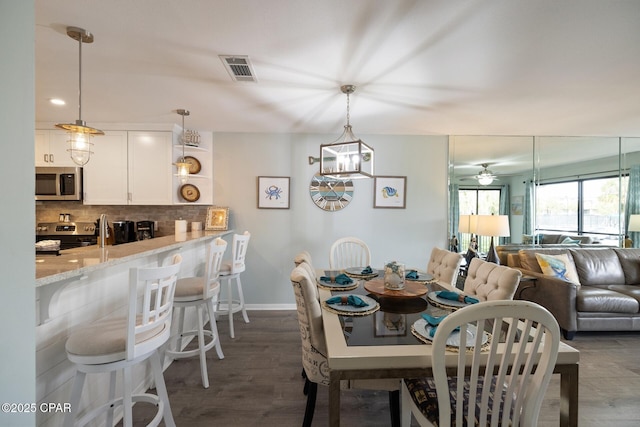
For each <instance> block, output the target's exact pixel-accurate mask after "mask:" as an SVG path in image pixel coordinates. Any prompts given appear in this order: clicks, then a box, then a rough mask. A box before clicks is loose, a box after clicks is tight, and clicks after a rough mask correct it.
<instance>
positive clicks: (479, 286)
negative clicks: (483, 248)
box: [464, 258, 522, 301]
mask: <svg viewBox="0 0 640 427" xmlns="http://www.w3.org/2000/svg"><path fill="white" fill-rule="evenodd" d="M521 277H522V272H521V271H520V270H516V269H515V268H511V267H507V266H504V265H497V264H494V263H492V262H487V261H484V260H481V259H480V258H473V259H472V260H471V265H470V266H469V269H468V270H467V277H466V279H465V281H464V293H465V294H467V295H472V296H474V297H476V298H477V299H479V300H480V301H495V300H504V299H513V296H514V295H515V293H516V289H517V288H518V284H519V283H520V278H521Z"/></svg>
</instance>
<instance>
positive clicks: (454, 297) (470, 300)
mask: <svg viewBox="0 0 640 427" xmlns="http://www.w3.org/2000/svg"><path fill="white" fill-rule="evenodd" d="M436 295H437V296H439V297H440V298H444V299H448V300H451V301H460V299H459V298H460V295H462V294H459V293H457V292H453V291H438V292H436ZM464 302H465V303H467V304H476V303H478V302H480V300H478V299H476V298H474V297H470V296H467V295H465V296H464Z"/></svg>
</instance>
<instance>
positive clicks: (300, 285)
mask: <svg viewBox="0 0 640 427" xmlns="http://www.w3.org/2000/svg"><path fill="white" fill-rule="evenodd" d="M291 285H292V286H293V293H294V295H295V297H296V308H297V311H298V325H299V326H300V337H301V339H302V366H303V368H304V371H305V373H306V374H307V378H308V379H309V381H312V382H314V383H317V384H324V385H328V384H329V366H328V364H327V356H326V354H327V350H326V344H325V339H324V328H323V326H322V307H321V306H320V301H318V298H317V296H316V295H317V289H316V284H315V281H311V278H310V277H309V274H308V273H307V270H306V269H305V268H304V267H302V266H298V267H296V268H294V269H293V271H292V272H291Z"/></svg>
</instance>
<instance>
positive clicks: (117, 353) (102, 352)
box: [64, 255, 182, 427]
mask: <svg viewBox="0 0 640 427" xmlns="http://www.w3.org/2000/svg"><path fill="white" fill-rule="evenodd" d="M181 262H182V258H181V257H180V255H175V256H174V257H173V263H172V264H171V265H169V266H166V267H153V268H132V269H130V270H129V304H128V306H129V308H128V312H127V315H126V316H123V317H119V318H114V319H107V320H101V321H97V322H94V323H92V324H90V325H89V326H87V327H85V328H82V329H80V330H78V331H76V332H74V333H72V334H71V335H70V336H69V338H68V339H67V342H66V345H65V348H66V351H67V357H68V359H69V360H70V361H71V362H73V363H74V364H75V368H76V374H75V378H74V381H73V386H72V388H71V399H70V403H71V411H70V412H68V413H67V414H66V416H65V419H64V425H65V426H71V425H73V424H74V419H75V418H76V416H77V415H78V413H79V411H78V409H79V404H80V397H81V394H82V388H83V386H84V380H85V378H86V375H87V374H96V373H106V372H109V373H110V374H111V382H110V385H109V401H108V402H107V403H105V404H104V405H102V406H99V407H97V408H95V409H93V410H91V411H89V412H88V413H86V414H85V415H84V416H82V417H81V418H80V419H79V420H77V422H76V425H85V424H87V423H89V422H90V421H91V420H93V419H94V418H95V417H97V416H98V415H101V414H103V413H105V412H106V416H107V419H106V425H108V426H113V420H114V409H115V407H117V406H119V405H122V407H123V425H124V426H125V427H129V426H132V425H133V404H134V402H145V403H151V404H153V405H157V407H158V410H157V413H156V416H155V417H154V418H153V420H152V421H151V422H150V423H149V425H150V426H157V425H158V424H160V421H161V420H162V419H163V418H164V424H165V425H167V426H175V425H176V424H175V422H174V420H173V415H172V414H171V406H170V405H169V396H168V394H167V389H166V386H165V383H164V377H163V376H162V364H161V361H160V355H159V353H158V348H159V347H160V346H162V345H163V344H164V343H165V342H167V340H168V339H169V336H170V333H171V314H172V308H173V294H174V291H175V286H176V281H177V278H178V271H179V270H180V264H181ZM139 287H140V288H142V289H138V288H139ZM147 359H148V360H149V361H150V362H151V368H152V371H153V379H154V382H155V387H156V391H157V395H153V394H149V393H141V394H137V395H132V392H133V380H132V367H133V366H134V365H137V364H140V363H143V362H144V361H146V360H147ZM119 370H122V373H123V380H122V388H123V397H121V398H117V399H116V398H115V390H116V373H117V372H118V371H119Z"/></svg>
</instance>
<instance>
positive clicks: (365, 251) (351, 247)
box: [329, 237, 371, 270]
mask: <svg viewBox="0 0 640 427" xmlns="http://www.w3.org/2000/svg"><path fill="white" fill-rule="evenodd" d="M370 264H371V251H370V250H369V247H368V246H367V244H366V243H365V242H364V241H363V240H360V239H358V238H357V237H343V238H340V239H338V240H336V241H335V242H333V244H332V245H331V249H330V251H329V268H330V269H331V270H344V269H345V268H349V267H366V266H368V265H370Z"/></svg>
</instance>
